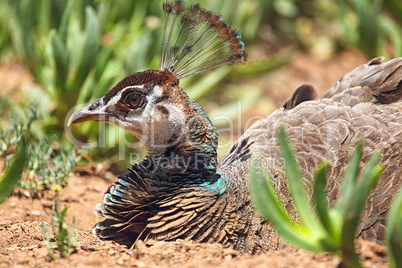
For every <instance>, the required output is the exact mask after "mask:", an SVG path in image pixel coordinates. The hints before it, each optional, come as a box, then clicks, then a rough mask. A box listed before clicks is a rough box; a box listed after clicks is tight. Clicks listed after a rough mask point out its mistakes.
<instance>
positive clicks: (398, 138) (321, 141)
mask: <svg viewBox="0 0 402 268" xmlns="http://www.w3.org/2000/svg"><path fill="white" fill-rule="evenodd" d="M163 11H164V12H165V15H166V16H165V20H166V21H165V30H164V35H163V43H162V49H161V65H160V70H147V71H144V72H139V73H134V74H131V75H128V76H127V77H125V78H124V79H123V80H121V82H119V83H118V84H117V85H116V86H115V87H113V88H112V89H111V90H110V91H109V92H108V93H107V94H106V95H105V96H104V97H102V98H100V99H97V100H95V101H93V102H92V103H90V104H88V105H87V106H86V107H84V108H82V109H80V110H78V111H76V112H75V113H74V114H73V115H72V116H71V118H70V119H69V122H68V125H70V124H74V123H80V122H85V121H89V120H94V121H99V122H106V123H109V124H114V125H117V126H119V127H121V128H123V129H124V130H126V131H128V132H129V133H131V134H133V135H135V136H137V137H138V138H139V139H141V140H142V142H143V143H144V144H145V146H146V149H147V150H148V154H149V155H148V156H147V157H146V158H145V159H143V160H142V162H140V163H138V164H134V165H131V166H130V168H129V170H128V173H127V174H126V175H124V176H119V177H118V180H117V181H116V182H114V183H113V184H112V185H111V186H110V188H109V189H108V190H107V191H106V193H105V195H104V198H103V201H102V202H101V203H99V204H97V205H96V206H95V209H94V211H95V214H96V215H99V216H101V217H104V218H105V219H104V220H103V221H101V222H99V223H97V224H96V225H95V226H94V228H93V232H94V233H95V235H96V236H97V237H99V238H100V239H101V240H113V241H116V242H118V243H121V244H124V245H127V246H129V247H131V246H133V245H134V244H135V242H136V241H137V240H139V239H141V240H143V241H144V242H145V243H146V244H148V245H152V244H154V243H155V242H157V241H162V240H163V241H172V240H176V239H184V240H193V241H196V242H206V243H212V242H217V243H221V244H223V245H225V246H231V247H233V248H234V249H237V250H239V251H243V252H250V253H258V252H262V251H269V250H276V249H278V247H279V246H280V245H281V243H282V242H281V241H280V240H279V237H278V235H277V234H276V233H275V232H274V230H273V229H272V228H271V226H270V225H269V224H268V223H267V222H265V221H264V220H263V219H262V218H261V217H260V216H259V215H258V214H257V212H256V211H255V209H254V207H253V205H252V203H251V200H250V196H249V192H248V179H249V165H250V156H251V154H252V153H254V152H255V153H257V154H258V155H259V156H260V161H261V163H262V164H263V165H264V166H265V167H266V168H267V169H268V171H269V173H270V175H271V177H272V180H273V183H274V185H275V187H276V188H277V190H278V191H279V193H280V198H281V199H282V201H283V202H284V203H285V204H286V208H287V209H288V210H289V212H290V213H291V215H292V213H293V214H294V207H293V205H292V200H291V198H290V196H289V191H288V188H287V185H286V180H285V179H284V172H283V169H282V158H281V156H280V153H279V148H278V142H277V136H276V129H277V126H278V124H279V122H283V123H284V125H285V127H286V131H287V134H288V136H289V138H290V140H291V142H292V143H293V146H294V148H295V150H296V153H297V160H298V162H299V164H300V167H301V169H302V174H303V178H304V183H305V184H306V186H307V189H308V191H309V193H311V188H312V179H313V172H314V170H315V168H316V166H317V164H318V163H320V162H322V161H324V160H325V161H327V162H329V163H330V168H329V170H328V186H327V187H328V198H329V202H330V204H333V203H334V201H335V200H336V198H337V195H338V189H339V186H340V183H341V181H340V180H341V178H342V173H343V172H344V169H345V166H346V163H347V161H348V159H349V158H350V157H351V154H352V151H353V149H354V146H355V144H356V142H357V141H358V140H363V144H364V145H363V157H362V163H363V164H364V163H365V162H366V161H367V160H368V157H369V155H371V153H372V152H373V150H374V149H376V148H379V149H381V150H382V158H381V162H382V163H383V164H384V165H385V170H384V172H383V174H382V177H381V179H380V181H379V184H378V186H377V187H376V188H375V190H374V192H373V193H372V194H371V196H370V198H369V201H368V203H367V205H366V207H365V210H364V212H363V215H362V219H361V222H360V225H359V228H358V232H357V234H356V235H357V236H359V237H362V238H365V239H368V240H372V241H376V242H380V243H381V242H383V241H384V222H385V217H386V214H387V211H388V209H389V207H390V205H391V203H392V200H393V198H394V196H395V195H396V193H397V192H398V189H399V187H400V185H401V174H402V102H401V101H400V98H401V95H402V58H397V59H393V60H390V61H388V62H385V63H382V59H381V58H376V59H373V60H371V61H369V62H368V63H367V64H363V65H361V66H358V67H357V68H356V69H354V70H353V71H351V72H350V73H348V74H346V75H345V76H344V77H342V78H341V79H339V80H338V81H337V82H336V83H335V84H334V85H333V86H332V87H331V88H330V89H329V90H328V91H327V92H326V93H325V95H324V96H323V97H322V98H320V99H318V100H314V98H315V95H316V93H315V89H314V87H313V86H312V85H309V84H303V85H301V86H300V87H299V88H297V89H296V91H295V93H294V94H293V95H292V96H291V97H290V98H289V99H288V100H287V101H286V103H285V104H284V105H283V107H281V108H279V109H278V110H276V111H275V112H274V113H272V114H271V115H270V116H268V117H267V118H265V119H263V120H259V121H258V122H256V123H255V124H254V125H253V126H252V127H250V128H249V129H248V130H246V132H245V133H244V134H243V135H242V137H240V139H239V141H238V142H237V143H236V144H235V145H233V147H232V148H231V150H230V152H229V153H228V155H227V156H226V157H225V158H224V160H223V161H222V163H221V165H220V166H219V167H218V163H217V151H216V149H217V144H218V134H217V131H216V129H215V127H214V125H213V124H212V123H211V121H210V119H209V118H208V116H207V115H206V114H205V112H204V111H203V109H202V108H201V107H200V106H199V105H198V104H197V103H196V102H195V101H194V100H192V99H191V98H189V97H188V95H187V94H186V93H185V92H184V90H183V89H182V88H180V87H179V80H180V79H182V78H185V77H188V76H191V75H194V74H197V73H200V72H203V71H205V70H209V69H211V68H215V67H217V66H220V65H226V64H235V63H243V62H245V61H246V53H245V51H244V44H243V42H242V41H241V36H240V33H239V32H237V31H236V30H232V29H231V27H230V26H229V24H228V22H226V21H225V20H223V19H222V17H221V16H220V15H219V14H216V13H213V12H210V11H208V10H205V9H203V8H200V6H199V5H193V6H191V7H189V8H186V7H185V6H184V4H183V2H182V1H175V2H174V3H169V2H165V3H164V4H163Z"/></svg>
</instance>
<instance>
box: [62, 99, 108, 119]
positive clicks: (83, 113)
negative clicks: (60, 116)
mask: <svg viewBox="0 0 402 268" xmlns="http://www.w3.org/2000/svg"><path fill="white" fill-rule="evenodd" d="M108 115H109V114H108V113H107V112H105V106H104V105H103V98H100V99H97V100H95V101H93V102H91V103H90V104H88V105H87V106H85V107H84V108H82V109H79V110H78V111H76V112H75V113H73V114H72V115H71V117H70V119H69V120H68V123H67V126H70V125H71V124H77V123H82V122H86V121H91V120H92V121H98V122H107V118H108Z"/></svg>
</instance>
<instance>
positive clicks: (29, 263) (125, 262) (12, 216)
mask: <svg viewBox="0 0 402 268" xmlns="http://www.w3.org/2000/svg"><path fill="white" fill-rule="evenodd" d="M365 61H366V59H364V58H363V57H362V56H360V55H359V54H358V53H355V52H345V53H342V54H340V55H339V56H338V57H336V58H334V59H333V60H331V61H327V62H320V61H318V60H314V59H312V58H311V57H309V56H307V55H305V54H297V55H296V56H295V57H294V58H293V60H292V61H291V63H290V64H288V65H286V66H284V67H283V68H281V69H280V70H278V71H275V72H276V73H273V74H270V75H268V76H267V78H263V79H261V80H260V81H258V82H256V83H264V84H265V85H266V90H267V91H269V93H267V95H270V96H271V98H272V99H273V101H274V103H275V104H276V105H280V104H281V103H282V102H283V101H284V100H285V99H286V98H287V97H288V96H289V95H290V94H291V92H292V91H293V89H294V88H296V86H297V85H298V84H299V83H301V82H304V81H306V82H310V83H314V84H316V85H317V88H318V89H319V96H320V95H322V93H323V91H324V89H326V88H328V87H329V86H330V85H331V84H332V83H333V82H334V81H336V80H337V79H338V78H340V77H341V76H342V75H343V74H345V73H346V72H347V71H349V70H352V69H353V68H354V67H356V66H357V65H359V64H361V63H364V62H365ZM21 72H23V70H21V67H18V66H15V64H13V65H0V85H1V87H2V88H1V91H2V93H5V92H11V91H12V90H13V88H15V87H18V86H20V84H13V83H9V82H7V83H2V82H1V81H10V80H15V81H18V83H22V82H21V81H32V80H31V79H29V78H26V77H23V78H21ZM13 77H14V78H15V79H12V78H13ZM273 78H275V79H273ZM272 88H276V90H272ZM257 107H258V105H257ZM255 112H259V111H255V110H254V111H251V113H255ZM0 160H1V162H3V161H2V159H0ZM1 164H3V163H1ZM0 166H1V165H0ZM0 170H1V167H0ZM111 183H112V180H108V179H105V178H102V177H96V176H79V177H77V176H76V177H72V178H71V179H69V181H68V185H67V186H66V188H64V189H63V191H62V192H61V194H60V200H61V204H62V206H64V205H67V206H68V220H67V224H68V226H69V227H71V224H72V218H73V216H75V230H76V232H77V237H78V246H77V249H76V252H75V253H73V254H72V255H71V256H70V257H66V258H61V257H59V256H56V260H52V259H51V258H50V256H49V253H48V250H47V248H46V246H45V245H44V244H43V239H44V234H43V231H42V229H41V227H40V225H41V220H42V219H43V220H44V222H45V223H47V224H49V223H50V221H51V213H52V201H51V200H52V197H51V196H44V197H43V198H40V199H30V198H27V197H25V196H24V194H21V192H20V194H17V193H16V194H14V195H13V196H11V197H10V198H9V199H8V200H7V201H6V202H5V203H3V204H2V205H1V206H0V267H119V266H128V267H173V266H175V267H176V266H179V267H337V266H338V265H339V259H338V258H337V257H334V256H331V255H328V254H313V253H309V252H306V251H303V250H298V249H294V248H291V247H285V248H283V249H281V250H280V251H277V252H269V253H265V254H261V255H250V254H242V253H240V252H237V251H235V250H232V249H230V248H223V247H222V246H221V245H219V244H197V243H194V242H184V241H176V242H170V243H167V242H160V243H157V244H156V245H154V246H152V247H146V246H145V245H144V244H143V243H141V241H140V242H139V243H138V244H137V245H136V247H135V248H134V249H127V248H126V247H124V246H120V245H118V244H115V243H113V242H107V243H106V242H100V241H98V240H97V239H96V238H94V237H93V235H92V233H91V228H92V226H93V225H94V224H95V223H96V222H97V221H99V220H100V219H97V218H96V217H95V215H94V214H93V213H92V211H93V207H94V206H95V205H96V203H98V202H100V201H101V200H102V196H103V193H104V191H105V190H106V189H107V188H108V186H109V185H110V184H111ZM357 249H358V252H359V255H360V258H361V260H362V261H364V265H365V266H366V267H387V259H386V250H385V247H383V246H380V245H377V244H373V243H369V242H365V241H360V240H358V242H357Z"/></svg>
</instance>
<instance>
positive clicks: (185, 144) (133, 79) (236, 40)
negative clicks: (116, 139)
mask: <svg viewBox="0 0 402 268" xmlns="http://www.w3.org/2000/svg"><path fill="white" fill-rule="evenodd" d="M163 10H164V11H165V13H166V27H165V31H164V36H163V44H162V53H161V68H160V70H148V71H144V72H139V73H135V74H131V75H129V76H127V77H125V78H124V79H123V80H122V81H120V82H119V83H118V84H117V85H116V86H115V87H114V88H112V89H111V90H110V91H109V92H108V93H107V94H106V95H105V96H104V97H102V98H100V99H97V100H95V101H94V102H92V103H90V104H89V105H87V106H86V107H84V108H82V109H80V110H78V111H76V112H75V113H74V114H73V115H72V116H71V118H70V119H69V122H68V124H69V125H70V124H74V123H80V122H84V121H88V120H94V121H99V122H107V123H110V124H114V125H117V126H119V127H121V128H123V129H124V130H126V131H128V132H130V133H131V134H133V135H135V136H137V137H138V138H140V139H141V140H142V141H143V142H144V144H145V145H146V147H147V149H148V151H149V154H150V155H151V156H152V157H158V156H162V155H165V154H167V153H172V152H179V153H181V154H184V155H191V154H201V155H209V156H215V155H216V146H217V133H216V130H215V128H214V126H213V125H212V123H211V122H210V120H209V118H208V117H207V116H206V114H205V113H204V111H203V110H202V109H201V108H200V107H199V106H198V104H197V103H196V102H195V101H193V100H192V99H190V98H189V97H188V96H187V94H186V93H185V92H184V91H183V90H182V89H181V88H180V87H179V79H181V78H184V77H188V76H190V75H194V74H197V73H200V72H203V71H205V70H208V69H212V68H215V67H217V66H220V65H224V64H234V63H240V62H243V61H245V58H246V55H245V52H244V44H243V42H242V41H241V39H240V34H239V33H238V32H237V31H235V30H232V29H231V28H230V26H229V24H228V23H227V22H226V21H224V20H223V19H222V17H221V16H220V15H218V14H215V13H212V12H210V11H207V10H205V9H202V8H200V7H199V6H198V5H194V6H191V7H190V8H188V9H186V8H185V7H184V4H183V2H182V1H176V2H175V3H174V4H171V3H166V2H165V3H164V5H163ZM176 24H179V27H176V26H175V25H176ZM176 31H177V32H176Z"/></svg>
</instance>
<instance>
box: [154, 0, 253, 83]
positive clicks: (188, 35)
mask: <svg viewBox="0 0 402 268" xmlns="http://www.w3.org/2000/svg"><path fill="white" fill-rule="evenodd" d="M163 11H164V12H165V28H164V32H163V41H162V49H161V65H160V70H161V71H163V70H168V71H169V72H170V73H172V74H173V75H174V76H176V78H177V79H181V78H185V77H188V76H191V75H194V74H198V73H201V72H204V71H206V70H209V69H212V68H215V67H218V66H221V65H225V64H234V63H242V62H244V61H246V52H245V51H244V43H243V42H242V41H241V35H240V33H239V32H238V31H236V30H232V29H231V28H230V25H229V23H228V22H226V21H225V20H223V18H222V17H221V15H219V14H217V13H213V12H211V11H208V10H206V9H203V8H201V7H200V6H199V5H198V4H196V5H192V6H191V7H190V8H186V7H185V6H184V2H183V1H175V2H174V3H171V2H164V3H163Z"/></svg>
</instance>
